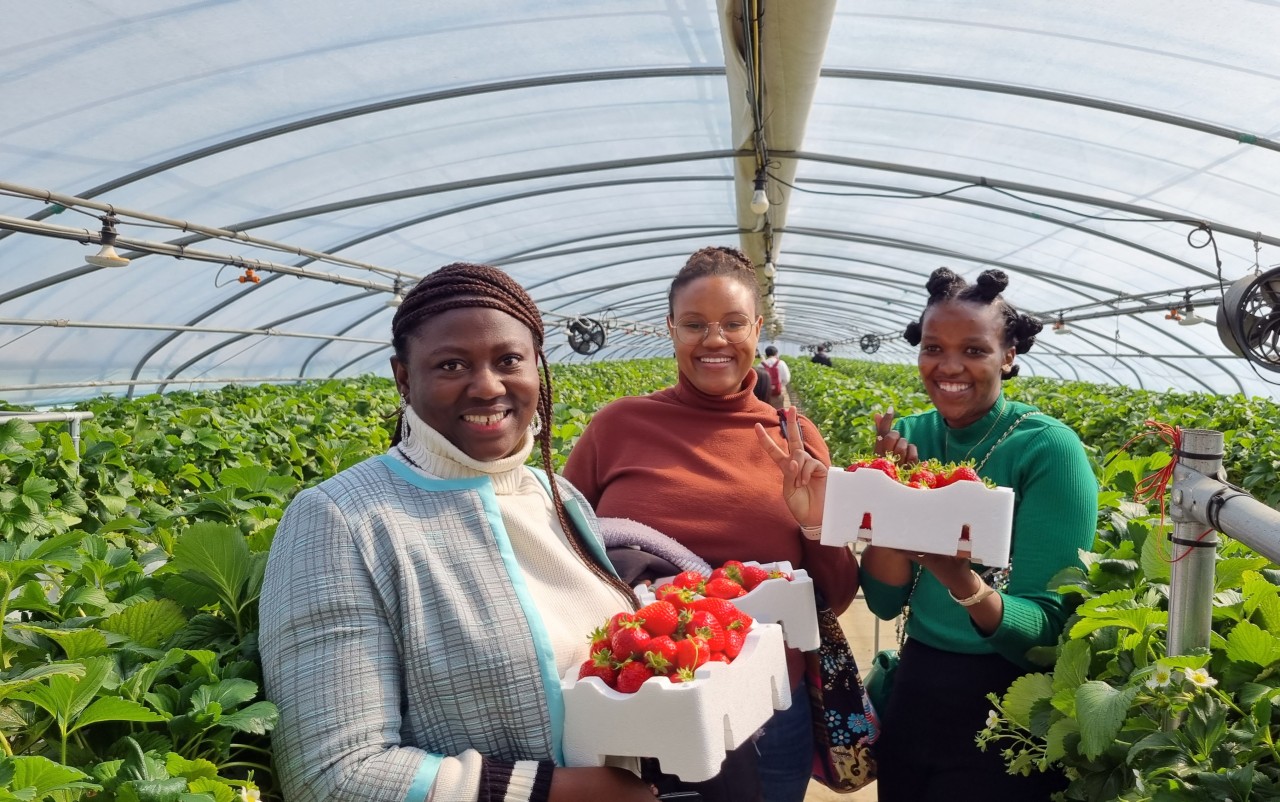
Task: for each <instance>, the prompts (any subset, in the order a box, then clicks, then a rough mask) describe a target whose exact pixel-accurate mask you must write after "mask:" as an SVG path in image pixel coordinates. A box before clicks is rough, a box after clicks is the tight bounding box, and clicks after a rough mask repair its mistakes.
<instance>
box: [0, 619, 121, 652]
mask: <svg viewBox="0 0 1280 802" xmlns="http://www.w3.org/2000/svg"><path fill="white" fill-rule="evenodd" d="M13 628H14V629H15V630H17V631H19V632H34V633H36V634H39V635H43V636H44V637H46V638H48V639H49V640H51V641H53V642H54V643H56V644H58V646H60V647H61V648H62V650H63V651H64V652H66V656H67V659H68V660H80V659H83V658H85V657H96V656H98V655H101V654H106V652H107V636H106V635H103V634H102V633H101V632H99V631H98V630H96V629H49V628H48V627H38V626H34V625H32V624H15V625H14V627H13Z"/></svg>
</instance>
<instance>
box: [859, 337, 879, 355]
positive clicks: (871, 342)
mask: <svg viewBox="0 0 1280 802" xmlns="http://www.w3.org/2000/svg"><path fill="white" fill-rule="evenodd" d="M858 347H859V348H861V349H862V353H864V354H874V353H875V352H876V351H879V350H880V335H879V334H864V335H862V339H860V340H858Z"/></svg>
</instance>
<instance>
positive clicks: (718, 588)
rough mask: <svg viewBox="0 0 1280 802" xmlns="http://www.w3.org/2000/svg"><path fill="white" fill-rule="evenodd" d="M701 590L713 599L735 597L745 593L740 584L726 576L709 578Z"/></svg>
mask: <svg viewBox="0 0 1280 802" xmlns="http://www.w3.org/2000/svg"><path fill="white" fill-rule="evenodd" d="M703 592H704V593H705V594H706V595H707V596H710V597H711V598H713V599H736V598H738V597H739V596H745V595H746V594H747V592H746V591H745V590H743V589H742V585H739V584H738V583H737V582H734V581H733V580H732V579H729V578H728V577H722V578H720V579H712V580H709V581H708V582H707V586H706V589H705V590H704V591H703Z"/></svg>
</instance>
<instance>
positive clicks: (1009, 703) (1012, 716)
mask: <svg viewBox="0 0 1280 802" xmlns="http://www.w3.org/2000/svg"><path fill="white" fill-rule="evenodd" d="M1052 695H1053V678H1052V677H1051V676H1049V675H1048V674H1024V675H1023V676H1021V677H1018V678H1017V679H1015V680H1014V681H1013V684H1012V685H1010V686H1009V690H1008V692H1006V693H1005V695H1004V699H1003V700H1002V702H1003V706H1004V712H1005V715H1006V716H1008V718H1009V720H1010V721H1012V722H1013V723H1014V724H1016V725H1018V726H1019V727H1022V728H1023V729H1031V707H1032V705H1034V704H1035V703H1036V702H1038V701H1040V700H1041V699H1048V698H1049V697H1051V696H1052Z"/></svg>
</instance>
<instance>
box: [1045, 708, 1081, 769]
mask: <svg viewBox="0 0 1280 802" xmlns="http://www.w3.org/2000/svg"><path fill="white" fill-rule="evenodd" d="M1079 732H1080V724H1079V722H1077V721H1076V720H1075V719H1074V718H1060V719H1058V720H1057V721H1055V722H1053V724H1051V725H1049V732H1048V733H1047V734H1046V735H1045V738H1044V742H1045V754H1044V756H1045V758H1046V759H1047V760H1051V761H1060V760H1062V759H1063V758H1065V757H1066V756H1067V745H1066V741H1067V737H1068V736H1071V735H1076V734H1078V733H1079Z"/></svg>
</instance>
